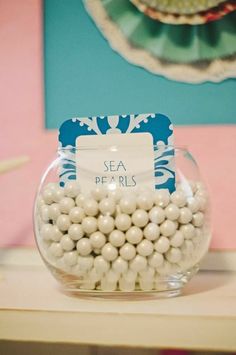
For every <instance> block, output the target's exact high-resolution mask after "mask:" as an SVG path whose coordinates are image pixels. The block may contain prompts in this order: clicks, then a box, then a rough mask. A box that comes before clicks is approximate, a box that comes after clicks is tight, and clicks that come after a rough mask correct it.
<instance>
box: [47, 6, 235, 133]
mask: <svg viewBox="0 0 236 355" xmlns="http://www.w3.org/2000/svg"><path fill="white" fill-rule="evenodd" d="M44 63H45V111H46V112H45V126H46V127H47V128H49V129H53V128H58V127H59V125H60V124H61V122H62V121H64V120H65V119H67V118H71V117H74V116H88V115H107V114H122V113H137V112H162V113H164V114H167V115H169V116H170V117H171V118H172V121H173V122H174V123H175V124H225V123H226V124H227V123H236V109H235V102H234V100H235V94H236V80H235V79H229V80H226V81H224V82H222V83H219V84H214V83H204V84H199V85H190V84H184V83H178V82H173V81H169V80H167V79H165V78H163V77H160V76H156V75H153V74H151V73H149V72H147V71H146V70H144V69H142V68H139V67H136V66H133V65H131V64H129V63H128V62H126V61H125V60H124V59H123V58H122V57H121V56H120V55H119V54H117V53H115V52H114V51H113V50H112V49H111V48H110V46H109V44H108V43H107V41H106V40H105V39H104V38H103V36H102V35H101V33H100V32H99V30H98V29H97V28H96V26H95V25H94V23H93V21H92V20H91V19H90V17H89V16H88V14H87V13H86V11H85V9H84V6H83V2H82V0H45V2H44Z"/></svg>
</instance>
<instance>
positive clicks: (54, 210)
mask: <svg viewBox="0 0 236 355" xmlns="http://www.w3.org/2000/svg"><path fill="white" fill-rule="evenodd" d="M60 214H61V210H60V206H59V204H58V203H53V204H51V206H49V219H52V220H53V221H56V220H57V218H58V217H59V216H60Z"/></svg>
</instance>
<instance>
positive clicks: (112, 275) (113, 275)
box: [106, 269, 120, 282]
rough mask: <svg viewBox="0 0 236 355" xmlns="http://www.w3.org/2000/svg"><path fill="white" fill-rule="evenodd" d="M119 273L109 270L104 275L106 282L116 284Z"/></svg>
mask: <svg viewBox="0 0 236 355" xmlns="http://www.w3.org/2000/svg"><path fill="white" fill-rule="evenodd" d="M119 277H120V275H119V273H118V272H116V271H115V270H113V269H110V270H108V271H107V273H106V279H107V281H108V282H117V281H118V280H119Z"/></svg>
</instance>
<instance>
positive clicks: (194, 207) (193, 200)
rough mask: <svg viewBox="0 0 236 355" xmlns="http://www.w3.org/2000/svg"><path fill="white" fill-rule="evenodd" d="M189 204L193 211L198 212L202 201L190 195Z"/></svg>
mask: <svg viewBox="0 0 236 355" xmlns="http://www.w3.org/2000/svg"><path fill="white" fill-rule="evenodd" d="M187 206H188V208H189V209H190V211H191V212H192V213H196V212H197V211H198V210H199V209H200V201H199V200H198V199H197V198H195V197H190V198H189V199H188V204H187Z"/></svg>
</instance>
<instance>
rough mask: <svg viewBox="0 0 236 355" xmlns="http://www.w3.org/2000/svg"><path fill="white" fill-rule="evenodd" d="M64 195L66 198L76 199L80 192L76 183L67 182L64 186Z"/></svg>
mask: <svg viewBox="0 0 236 355" xmlns="http://www.w3.org/2000/svg"><path fill="white" fill-rule="evenodd" d="M64 190H65V195H66V196H68V197H72V198H73V197H76V196H77V195H78V194H79V192H80V187H79V184H78V182H77V181H68V182H67V183H66V184H65V188H64Z"/></svg>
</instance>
